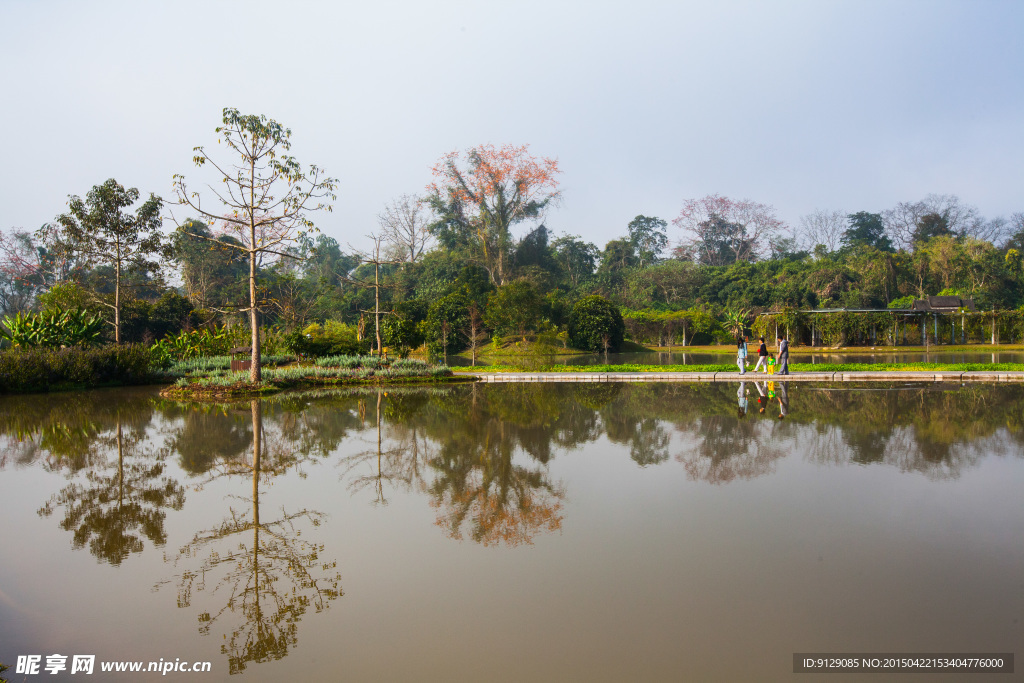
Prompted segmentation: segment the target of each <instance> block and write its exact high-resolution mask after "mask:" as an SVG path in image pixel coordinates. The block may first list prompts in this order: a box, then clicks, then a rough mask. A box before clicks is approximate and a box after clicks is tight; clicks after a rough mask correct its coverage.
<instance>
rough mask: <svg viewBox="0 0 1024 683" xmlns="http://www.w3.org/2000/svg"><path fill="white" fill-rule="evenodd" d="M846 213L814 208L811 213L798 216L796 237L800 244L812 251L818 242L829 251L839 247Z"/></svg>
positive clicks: (844, 229) (844, 226)
mask: <svg viewBox="0 0 1024 683" xmlns="http://www.w3.org/2000/svg"><path fill="white" fill-rule="evenodd" d="M846 227H847V226H846V213H844V212H843V211H827V210H825V209H815V210H814V212H813V213H809V214H807V215H806V216H801V217H800V229H799V231H798V239H799V242H800V245H801V246H802V247H803V248H805V249H807V250H808V251H813V250H814V247H816V246H818V245H819V244H821V245H824V247H825V248H826V249H828V250H829V251H835V250H837V249H838V248H839V246H840V242H841V241H842V239H843V233H844V232H845V231H846Z"/></svg>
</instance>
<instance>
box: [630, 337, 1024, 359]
mask: <svg viewBox="0 0 1024 683" xmlns="http://www.w3.org/2000/svg"><path fill="white" fill-rule="evenodd" d="M750 348H751V349H753V350H754V351H755V352H756V350H757V339H756V338H753V339H751V340H750ZM646 350H648V351H656V352H659V353H668V352H670V351H671V352H672V353H718V354H723V355H734V354H735V353H736V347H735V345H706V346H673V347H671V348H670V347H668V346H652V347H650V348H649V349H646ZM768 350H769V351H771V352H773V353H774V352H775V351H776V350H777V348H776V347H775V345H774V344H770V345H769V346H768ZM1001 351H1024V345H1022V344H948V345H947V344H942V345H939V346H936V345H934V344H931V345H929V346H928V347H927V348H925V347H924V346H836V347H831V346H790V347H789V352H790V354H793V355H796V354H801V353H849V354H866V353H875V354H878V353H999V352H1001Z"/></svg>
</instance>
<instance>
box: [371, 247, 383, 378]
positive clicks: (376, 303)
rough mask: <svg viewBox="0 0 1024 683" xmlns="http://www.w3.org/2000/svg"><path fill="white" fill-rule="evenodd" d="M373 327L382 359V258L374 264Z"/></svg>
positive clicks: (378, 351) (378, 352)
mask: <svg viewBox="0 0 1024 683" xmlns="http://www.w3.org/2000/svg"><path fill="white" fill-rule="evenodd" d="M373 282H374V285H373V327H374V331H375V332H376V334H377V358H380V357H381V353H383V347H382V346H381V343H380V258H379V257H378V260H377V261H376V262H375V263H374V264H373Z"/></svg>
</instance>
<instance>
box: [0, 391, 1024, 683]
mask: <svg viewBox="0 0 1024 683" xmlns="http://www.w3.org/2000/svg"><path fill="white" fill-rule="evenodd" d="M762 391H763V392H764V397H763V399H762V397H761V392H762ZM759 399H761V400H759ZM762 408H763V411H764V412H763V413H762V412H760V410H761V409H762ZM780 415H782V416H783V417H782V418H780ZM0 487H2V489H0V490H2V491H3V492H4V495H3V503H4V506H3V515H4V518H3V519H4V524H3V526H2V531H0V534H2V535H0V538H2V541H3V548H4V550H5V552H4V553H3V555H4V561H3V562H2V563H0V661H2V662H4V663H6V664H9V665H12V666H13V664H14V663H15V660H16V658H17V656H18V655H24V654H40V655H44V657H45V655H49V654H53V653H61V654H66V655H71V654H95V655H97V659H98V660H139V661H147V662H148V661H156V660H159V659H160V658H163V659H164V660H174V659H175V658H181V659H183V660H186V661H203V660H207V661H210V662H212V666H213V671H212V673H210V674H202V675H200V674H177V675H175V674H173V673H171V674H168V676H167V677H166V678H167V679H168V680H186V679H189V680H208V681H213V680H227V679H232V676H233V675H234V679H233V680H239V679H248V680H256V681H264V680H266V681H283V680H296V681H335V680H352V681H492V680H495V681H524V680H529V681H569V680H571V681H576V680H579V681H637V680H643V681H647V680H652V681H659V680H666V681H679V680H694V681H778V680H787V681H788V680H793V679H796V680H803V678H801V677H800V676H797V675H794V674H792V673H791V666H792V654H793V653H794V652H798V651H799V652H803V651H833V652H834V651H846V652H864V651H882V652H940V651H959V652H964V651H982V652H999V651H1003V652H1006V651H1011V652H1012V651H1014V650H1015V649H1017V650H1019V647H1018V646H1019V644H1020V643H1021V637H1022V635H1024V630H1022V624H1021V618H1022V616H1024V614H1022V612H1024V497H1022V496H1021V490H1022V488H1024V387H1018V386H993V385H989V386H979V385H971V386H964V387H961V386H951V385H932V384H929V385H912V384H904V385H893V386H886V385H877V384H876V385H870V386H867V385H865V386H856V385H842V386H840V387H826V386H813V385H806V384H796V383H794V384H792V385H790V386H785V385H783V384H777V385H774V386H773V387H771V388H769V387H766V386H764V385H756V384H755V383H753V382H747V383H745V384H742V385H740V384H735V383H734V384H709V385H690V384H685V385H678V384H664V385H659V384H643V385H626V384H594V385H579V384H566V385H557V384H556V385H551V384H538V385H528V384H515V385H490V386H487V385H476V386H466V385H459V386H452V387H435V388H413V387H407V388H402V389H396V390H393V391H392V390H389V391H387V392H386V393H385V392H378V391H377V390H376V389H372V390H369V389H368V390H359V391H351V392H343V393H334V394H306V395H298V396H290V397H281V398H277V399H271V400H265V401H262V402H259V401H255V402H243V403H237V404H232V405H225V406H185V405H181V404H176V403H172V402H165V401H162V400H160V399H159V398H158V397H157V396H156V393H155V392H154V391H153V390H151V389H139V390H116V391H115V390H110V391H95V392H88V393H77V394H59V395H54V396H43V397H36V396H33V397H8V398H3V399H0ZM1018 666H1020V665H1019V663H1018ZM1018 670H1019V669H1018ZM12 673H13V668H12V669H11V671H10V672H8V675H9V678H10V679H11V680H12V681H20V680H22V677H20V676H12V675H10V674H12ZM43 675H45V676H46V679H47V680H49V678H50V677H49V676H48V675H46V674H43ZM152 676H153V674H149V677H152ZM1018 676H1019V674H1018ZM42 677H43V676H40V677H39V678H40V679H41V678H42ZM805 677H806V676H805ZM35 678H36V677H32V676H30V677H27V679H26V680H35ZM55 678H59V677H55ZM139 678H145V675H142V676H136V677H135V678H134V679H133V678H132V677H131V674H101V673H100V672H98V671H97V673H96V674H95V675H94V679H93V680H138V679H139ZM1004 678H1005V677H1004ZM1010 678H1012V677H1010ZM905 679H906V680H914V681H921V680H928V679H927V675H925V676H924V677H921V676H920V675H918V676H917V677H913V676H911V677H909V678H906V677H905ZM954 679H955V680H963V677H962V676H961V677H958V676H955V675H954V676H952V677H945V678H942V680H954ZM978 679H979V680H991V676H989V677H983V676H978ZM72 680H75V679H72ZM828 680H830V681H843V680H862V677H854V676H843V675H832V676H829V677H828ZM871 680H873V681H886V680H901V679H899V678H898V677H887V676H884V675H877V674H876V675H874V676H873V677H872V679H871ZM1001 680H1002V679H1001Z"/></svg>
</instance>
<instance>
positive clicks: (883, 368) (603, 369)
mask: <svg viewBox="0 0 1024 683" xmlns="http://www.w3.org/2000/svg"><path fill="white" fill-rule="evenodd" d="M789 367H790V369H791V370H792V371H793V372H890V371H891V372H946V371H948V372H974V371H980V372H1024V363H790V365H789ZM458 372H459V373H465V372H470V373H484V374H486V373H491V372H592V373H609V372H735V373H737V374H739V368H738V367H737V366H736V364H735V363H728V364H704V365H640V364H625V365H565V364H553V365H541V366H536V367H526V366H517V365H489V366H486V367H477V368H458Z"/></svg>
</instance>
